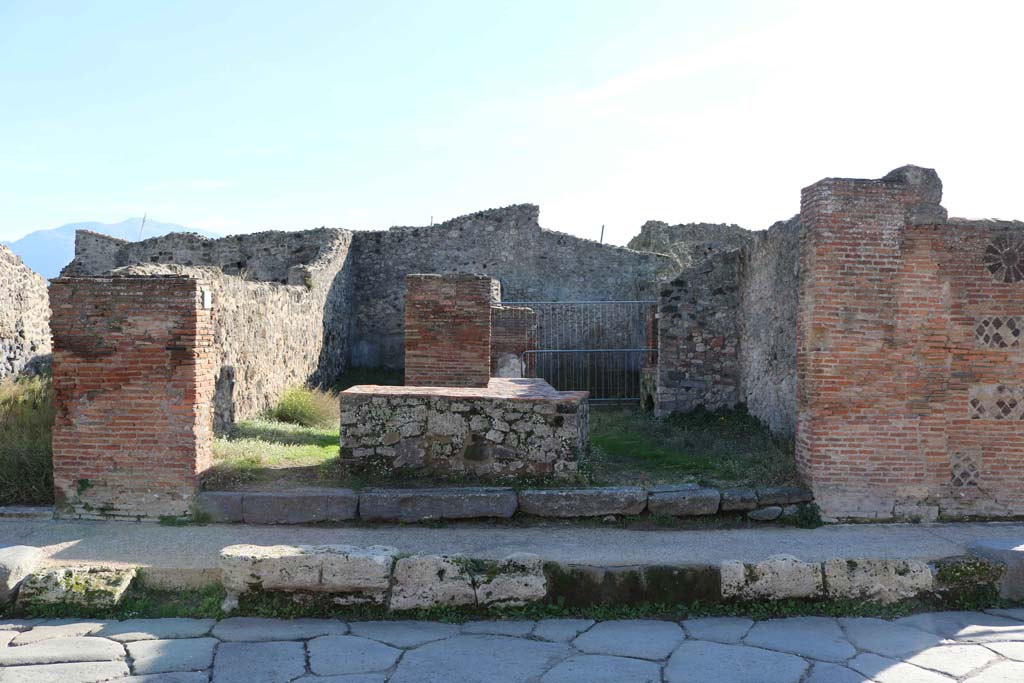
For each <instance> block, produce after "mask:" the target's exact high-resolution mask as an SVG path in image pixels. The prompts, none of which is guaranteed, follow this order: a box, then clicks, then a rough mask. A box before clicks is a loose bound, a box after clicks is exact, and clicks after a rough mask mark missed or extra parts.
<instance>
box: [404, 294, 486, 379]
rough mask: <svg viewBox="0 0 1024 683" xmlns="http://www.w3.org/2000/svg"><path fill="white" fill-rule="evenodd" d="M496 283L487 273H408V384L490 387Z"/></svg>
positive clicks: (406, 343) (406, 307)
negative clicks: (492, 316) (493, 301)
mask: <svg viewBox="0 0 1024 683" xmlns="http://www.w3.org/2000/svg"><path fill="white" fill-rule="evenodd" d="M493 287H494V284H493V280H492V279H491V278H489V277H485V276H482V275H466V274H453V275H407V276H406V277H405V383H406V384H407V385H409V386H435V387H485V386H487V382H488V380H489V379H490V375H491V298H492V294H493V291H494V290H493Z"/></svg>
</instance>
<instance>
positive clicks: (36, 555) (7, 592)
mask: <svg viewBox="0 0 1024 683" xmlns="http://www.w3.org/2000/svg"><path fill="white" fill-rule="evenodd" d="M42 559H43V551H42V550H40V549H39V548H35V547H33V546H29V545H12V546H8V547H7V548H0V604H2V603H5V602H7V601H8V600H10V599H11V598H12V597H13V596H14V591H15V590H17V588H18V586H19V585H20V584H21V582H22V580H23V579H24V578H25V577H26V576H28V575H29V574H31V573H32V572H34V571H35V569H36V567H37V566H38V565H39V562H40V560H42Z"/></svg>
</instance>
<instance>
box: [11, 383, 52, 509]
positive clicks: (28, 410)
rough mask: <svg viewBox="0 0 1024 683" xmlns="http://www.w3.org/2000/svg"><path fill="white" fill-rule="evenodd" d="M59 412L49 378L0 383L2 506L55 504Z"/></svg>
mask: <svg viewBox="0 0 1024 683" xmlns="http://www.w3.org/2000/svg"><path fill="white" fill-rule="evenodd" d="M55 414H56V410H55V408H54V405H53V390H52V389H51V387H50V380H49V378H48V377H33V378H19V379H17V380H5V381H3V382H0V505H49V504H52V503H53V461H52V450H51V443H50V434H51V431H52V430H53V419H54V415H55Z"/></svg>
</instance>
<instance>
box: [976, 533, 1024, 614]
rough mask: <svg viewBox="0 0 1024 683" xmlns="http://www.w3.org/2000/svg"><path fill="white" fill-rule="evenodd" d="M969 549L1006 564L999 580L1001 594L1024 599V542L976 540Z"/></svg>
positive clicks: (978, 554) (1005, 596)
mask: <svg viewBox="0 0 1024 683" xmlns="http://www.w3.org/2000/svg"><path fill="white" fill-rule="evenodd" d="M967 549H968V551H970V552H971V554H973V555H977V556H978V557H983V558H985V559H986V560H988V561H989V562H999V563H1002V564H1004V565H1006V572H1005V573H1004V574H1003V577H1002V579H1000V581H999V596H1000V597H1002V598H1006V599H1008V600H1021V599H1024V544H1021V543H1019V542H1017V541H989V540H985V541H975V542H974V543H971V544H970V545H969V546H967Z"/></svg>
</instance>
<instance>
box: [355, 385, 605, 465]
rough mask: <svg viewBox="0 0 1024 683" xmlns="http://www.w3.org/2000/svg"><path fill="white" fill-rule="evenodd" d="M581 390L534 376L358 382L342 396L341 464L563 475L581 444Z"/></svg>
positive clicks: (584, 432)
mask: <svg viewBox="0 0 1024 683" xmlns="http://www.w3.org/2000/svg"><path fill="white" fill-rule="evenodd" d="M586 397H587V394H586V392H559V391H555V390H554V389H552V388H551V386H550V385H549V384H547V382H544V381H543V380H536V379H533V380H531V379H518V380H517V379H504V378H495V379H492V380H491V381H490V383H489V385H488V386H487V387H486V388H475V389H473V388H461V387H460V388H436V387H413V386H406V387H384V386H358V387H352V388H351V389H347V390H346V391H343V392H342V393H341V458H342V462H344V463H346V464H348V465H350V466H353V467H356V468H362V469H371V470H372V471H373V472H375V473H376V474H381V473H390V472H403V471H417V472H433V473H440V474H471V475H475V476H479V477H483V478H487V479H503V478H512V477H521V476H543V477H549V476H550V477H555V478H562V479H569V478H572V477H574V476H575V475H576V473H577V471H578V468H579V458H580V456H581V455H582V454H584V453H585V452H586V448H587V444H588V422H587V419H588V412H587V401H586Z"/></svg>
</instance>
